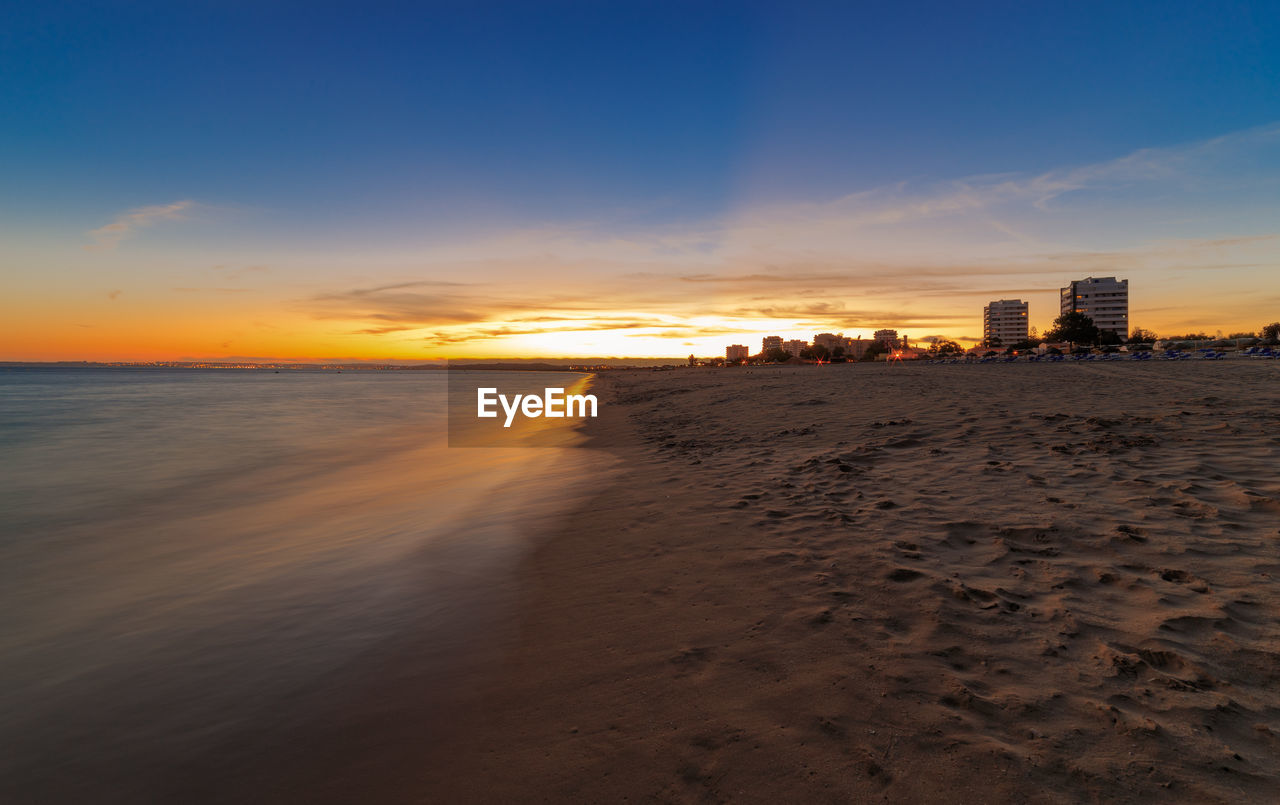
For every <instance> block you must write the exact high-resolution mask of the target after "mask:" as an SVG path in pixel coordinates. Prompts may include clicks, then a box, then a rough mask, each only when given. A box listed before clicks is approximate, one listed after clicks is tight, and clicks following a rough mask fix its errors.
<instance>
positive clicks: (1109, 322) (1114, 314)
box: [1061, 277, 1129, 338]
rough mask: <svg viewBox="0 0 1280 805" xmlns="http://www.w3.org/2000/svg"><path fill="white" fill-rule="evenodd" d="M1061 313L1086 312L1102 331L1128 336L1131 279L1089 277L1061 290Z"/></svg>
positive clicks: (1122, 336) (1123, 336)
mask: <svg viewBox="0 0 1280 805" xmlns="http://www.w3.org/2000/svg"><path fill="white" fill-rule="evenodd" d="M1061 293H1062V313H1064V314H1066V313H1083V314H1084V315H1086V316H1088V317H1089V318H1091V319H1093V323H1094V325H1095V326H1096V327H1097V328H1098V329H1099V330H1110V331H1111V332H1113V333H1115V334H1116V335H1118V336H1120V337H1121V338H1128V337H1129V280H1117V279H1116V278H1115V277H1086V278H1085V279H1082V280H1076V281H1074V282H1072V283H1071V284H1070V285H1068V286H1067V287H1065V288H1063V289H1062V292H1061Z"/></svg>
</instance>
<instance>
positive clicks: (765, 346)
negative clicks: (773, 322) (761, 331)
mask: <svg viewBox="0 0 1280 805" xmlns="http://www.w3.org/2000/svg"><path fill="white" fill-rule="evenodd" d="M771 349H782V336H780V335H767V336H765V337H764V340H763V341H761V342H760V352H761V354H764V355H767V354H769V350H771Z"/></svg>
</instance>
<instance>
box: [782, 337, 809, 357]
mask: <svg viewBox="0 0 1280 805" xmlns="http://www.w3.org/2000/svg"><path fill="white" fill-rule="evenodd" d="M782 348H783V349H784V350H786V351H787V352H788V353H789V354H790V355H791V357H793V358H799V357H800V353H801V352H804V351H805V350H806V349H808V348H809V342H808V341H801V340H800V339H799V338H793V339H791V340H790V341H787V342H785V343H783V345H782Z"/></svg>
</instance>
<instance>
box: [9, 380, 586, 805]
mask: <svg viewBox="0 0 1280 805" xmlns="http://www.w3.org/2000/svg"><path fill="white" fill-rule="evenodd" d="M459 374H461V373H457V372H446V371H426V370H417V371H345V372H336V371H332V370H330V371H300V370H282V371H279V372H274V371H270V370H261V369H259V370H197V369H151V368H147V369H129V368H83V369H35V368H23V369H0V456H2V457H3V460H2V461H0V657H3V663H2V664H0V745H3V746H4V747H6V748H5V750H4V751H3V752H0V801H6V802H10V801H13V802H16V801H37V800H38V801H51V802H62V801H94V802H102V801H120V802H139V801H156V800H171V801H180V800H185V801H193V800H215V801H218V800H220V801H231V800H235V801H247V800H252V799H257V798H259V797H258V796H248V797H246V793H247V792H253V793H254V794H256V795H261V798H263V799H276V798H281V797H282V798H286V799H288V798H290V797H289V796H288V792H289V791H296V790H299V789H297V788H295V786H296V785H297V784H298V783H299V781H300V780H302V779H303V778H309V777H312V776H314V774H315V770H316V769H315V758H316V757H323V756H333V757H335V758H337V757H339V756H340V757H343V758H347V759H350V758H351V757H352V756H353V755H359V756H361V757H365V758H366V761H365V768H364V769H363V770H354V771H349V772H347V774H348V776H349V777H350V778H351V779H347V780H346V781H345V784H346V785H348V786H349V787H350V789H351V790H353V791H358V790H360V781H359V779H358V778H359V776H360V775H362V774H370V775H372V774H392V773H399V771H400V770H399V769H391V768H389V766H387V764H392V763H409V762H411V760H412V753H413V751H421V749H422V746H423V745H425V744H429V742H431V741H433V740H445V739H447V726H448V725H447V718H448V713H449V708H450V703H451V702H452V701H453V700H454V698H456V695H457V694H460V692H461V691H462V690H463V689H464V688H465V687H466V685H467V684H468V680H472V679H474V678H475V676H476V674H479V673H482V672H483V670H484V668H485V667H487V666H488V665H489V664H491V663H494V662H498V661H500V659H501V658H500V654H501V647H502V645H503V643H504V641H506V640H509V639H510V638H511V636H512V634H513V632H514V630H515V629H516V628H517V627H518V611H517V609H518V606H519V600H520V595H521V584H520V579H519V568H520V562H521V560H522V559H523V558H525V557H526V556H527V555H528V552H529V551H531V550H533V549H534V548H535V547H536V544H537V541H538V540H539V539H546V538H549V537H550V536H552V535H553V534H554V529H555V526H556V523H557V522H559V518H562V517H563V516H564V515H565V514H566V513H568V512H569V511H571V510H572V509H574V508H575V507H576V506H579V505H580V504H581V503H582V502H583V501H584V500H585V499H586V498H587V497H588V496H589V495H590V494H593V493H594V492H595V491H598V489H599V488H600V486H601V484H602V483H604V479H605V478H606V477H607V474H608V473H607V470H608V469H609V466H610V459H608V458H607V457H606V456H603V455H602V454H600V453H599V451H594V450H590V449H581V448H579V447H578V446H577V445H578V443H579V441H580V439H581V437H580V435H579V434H578V433H577V430H576V423H575V421H573V420H559V421H555V422H550V421H543V422H541V423H539V427H540V428H542V429H544V431H545V429H546V428H559V429H560V431H559V436H558V437H557V439H556V440H554V442H553V443H554V444H555V445H556V446H553V447H536V448H529V447H523V446H519V445H518V444H517V443H516V442H514V441H513V442H512V446H510V447H505V446H504V447H478V448H477V447H472V448H458V447H453V448H451V447H449V446H448V444H449V430H448V424H449V423H448V420H449V417H448V410H449V405H448V399H449V397H448V387H449V385H450V382H449V379H448V377H447V376H449V375H459ZM466 374H467V379H466V382H467V383H470V384H473V385H482V384H484V383H489V382H492V383H494V384H495V385H501V387H502V388H504V389H505V390H512V389H516V390H519V389H528V390H531V391H532V390H539V391H540V390H541V388H542V387H544V386H546V385H552V384H551V383H548V382H546V381H547V377H548V375H547V374H546V373H533V372H492V373H489V372H469V373H466ZM487 375H492V377H486V376H487ZM566 380H573V381H576V382H579V383H580V384H582V385H586V384H589V381H590V379H589V378H588V377H584V376H577V377H572V378H570V377H568V376H567V375H565V374H562V373H556V383H555V384H554V385H564V381H566ZM457 422H458V420H455V429H456V428H457V427H459V425H458V424H457ZM454 435H455V436H457V435H458V434H457V432H456V430H455V433H454ZM543 443H544V444H545V443H547V442H546V441H545V439H544V441H543ZM412 744H417V749H416V750H415V749H413V748H412V746H410V747H408V748H406V745H412ZM380 764H382V765H380ZM342 784H344V783H343V781H341V780H339V781H337V782H335V785H339V786H341V785H342ZM335 790H341V789H340V788H339V789H335ZM272 792H275V795H278V796H273V795H272Z"/></svg>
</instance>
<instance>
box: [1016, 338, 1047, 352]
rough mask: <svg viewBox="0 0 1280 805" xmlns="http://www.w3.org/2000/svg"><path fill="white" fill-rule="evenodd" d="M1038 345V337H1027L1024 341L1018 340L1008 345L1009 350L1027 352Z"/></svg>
mask: <svg viewBox="0 0 1280 805" xmlns="http://www.w3.org/2000/svg"><path fill="white" fill-rule="evenodd" d="M1038 346H1040V339H1039V338H1028V339H1026V340H1025V341H1019V342H1017V343H1016V344H1012V345H1010V347H1009V352H1027V351H1029V350H1033V349H1035V348H1036V347H1038Z"/></svg>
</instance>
